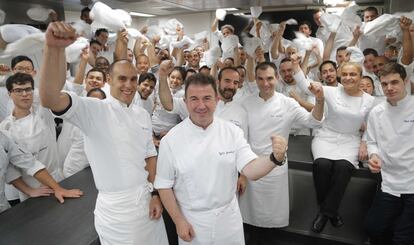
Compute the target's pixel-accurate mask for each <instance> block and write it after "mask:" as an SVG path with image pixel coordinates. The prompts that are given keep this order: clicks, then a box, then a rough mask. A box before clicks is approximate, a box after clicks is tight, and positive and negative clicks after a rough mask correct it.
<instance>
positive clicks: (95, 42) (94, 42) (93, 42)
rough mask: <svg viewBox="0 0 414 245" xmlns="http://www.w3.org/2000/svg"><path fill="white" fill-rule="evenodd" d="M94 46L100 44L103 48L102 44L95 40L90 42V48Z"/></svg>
mask: <svg viewBox="0 0 414 245" xmlns="http://www.w3.org/2000/svg"><path fill="white" fill-rule="evenodd" d="M92 44H98V45H99V46H102V43H101V42H99V41H98V40H95V39H92V40H91V41H90V42H89V46H92Z"/></svg>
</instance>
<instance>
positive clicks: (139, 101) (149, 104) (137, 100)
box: [132, 92, 154, 115]
mask: <svg viewBox="0 0 414 245" xmlns="http://www.w3.org/2000/svg"><path fill="white" fill-rule="evenodd" d="M132 103H133V104H134V105H136V106H140V107H142V108H144V109H145V110H146V111H147V112H148V114H149V115H152V111H153V110H154V101H153V100H152V98H151V96H148V98H147V99H146V100H144V99H143V98H141V95H140V94H139V93H138V92H136V94H135V97H134V101H133V102H132Z"/></svg>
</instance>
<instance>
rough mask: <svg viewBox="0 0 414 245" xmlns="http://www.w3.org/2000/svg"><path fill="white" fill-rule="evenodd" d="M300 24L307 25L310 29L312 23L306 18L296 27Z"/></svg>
mask: <svg viewBox="0 0 414 245" xmlns="http://www.w3.org/2000/svg"><path fill="white" fill-rule="evenodd" d="M302 25H307V26H308V27H309V29H312V24H311V23H310V22H309V21H307V20H303V21H301V22H300V23H299V25H298V27H300V26H302Z"/></svg>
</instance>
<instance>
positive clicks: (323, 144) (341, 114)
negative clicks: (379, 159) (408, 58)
mask: <svg viewBox="0 0 414 245" xmlns="http://www.w3.org/2000/svg"><path fill="white" fill-rule="evenodd" d="M339 75H340V78H341V84H342V85H341V86H338V87H332V86H324V87H323V90H324V94H325V103H326V105H327V106H326V118H325V121H324V122H323V123H322V128H320V129H317V130H316V131H315V137H314V139H313V141H312V154H313V157H314V159H315V160H314V164H313V178H314V184H315V189H316V196H317V201H318V204H319V207H320V210H319V212H318V214H317V216H316V218H315V220H314V221H313V224H312V228H311V229H312V231H314V232H318V233H319V232H321V231H322V230H323V228H324V227H325V225H326V223H327V221H328V220H330V221H331V223H332V225H333V226H334V227H340V226H342V225H343V220H342V218H341V216H340V215H339V214H338V208H339V205H340V203H341V200H342V196H343V194H344V193H345V190H346V187H347V185H348V182H349V180H350V178H351V176H352V172H353V170H354V169H355V168H358V160H366V159H365V158H366V144H365V142H361V132H360V129H361V127H362V125H364V124H365V121H366V118H367V115H368V113H369V112H370V110H371V108H372V106H373V105H374V97H372V96H371V95H369V94H367V93H365V92H363V91H362V90H361V89H360V86H359V83H360V81H361V78H362V67H361V65H359V64H357V63H344V64H342V66H341V68H340V73H339ZM295 79H297V81H298V83H300V84H301V85H302V86H303V87H306V86H307V80H306V79H305V77H304V75H303V73H302V71H301V70H300V68H299V67H298V66H296V74H295Z"/></svg>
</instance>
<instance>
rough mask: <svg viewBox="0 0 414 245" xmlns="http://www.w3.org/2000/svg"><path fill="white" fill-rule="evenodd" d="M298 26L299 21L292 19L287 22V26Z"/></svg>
mask: <svg viewBox="0 0 414 245" xmlns="http://www.w3.org/2000/svg"><path fill="white" fill-rule="evenodd" d="M297 24H298V21H297V20H295V19H293V18H290V19H288V20H287V21H286V25H297Z"/></svg>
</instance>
